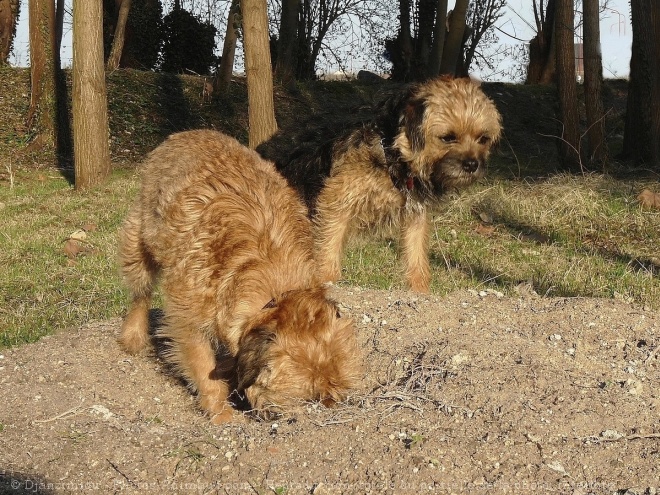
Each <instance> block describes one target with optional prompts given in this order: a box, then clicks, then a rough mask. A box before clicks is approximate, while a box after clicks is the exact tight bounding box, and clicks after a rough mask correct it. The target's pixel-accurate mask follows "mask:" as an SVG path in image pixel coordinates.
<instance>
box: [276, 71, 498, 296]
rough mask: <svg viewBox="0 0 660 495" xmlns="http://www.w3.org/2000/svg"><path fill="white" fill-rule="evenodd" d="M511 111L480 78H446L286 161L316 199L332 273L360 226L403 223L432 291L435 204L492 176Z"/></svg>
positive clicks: (413, 276) (420, 284) (320, 253)
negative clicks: (503, 109)
mask: <svg viewBox="0 0 660 495" xmlns="http://www.w3.org/2000/svg"><path fill="white" fill-rule="evenodd" d="M500 122H501V118H500V114H499V113H498V111H497V109H496V107H495V105H494V104H493V102H492V101H491V100H490V99H489V98H488V97H487V96H486V95H485V94H484V93H483V91H482V90H481V88H480V87H479V85H478V84H476V83H474V82H472V81H471V80H470V79H467V78H460V79H459V78H456V79H454V78H447V77H441V78H436V79H433V80H430V81H427V82H424V83H420V84H416V85H412V86H410V87H409V88H408V89H407V90H405V91H403V92H401V93H399V94H397V95H395V96H392V97H390V98H388V99H386V100H385V101H384V102H383V103H381V105H380V106H379V108H378V112H377V115H376V117H374V118H373V119H370V120H368V121H367V122H363V123H362V124H360V125H359V126H357V127H354V128H352V129H350V130H348V131H346V132H344V133H343V134H340V135H339V136H338V137H334V138H331V139H329V140H327V141H326V142H325V143H324V144H322V145H321V146H320V147H316V148H315V149H314V150H313V151H312V152H311V153H309V152H308V149H306V148H305V147H304V146H303V147H300V148H299V149H297V150H294V152H293V153H291V155H289V157H288V158H287V159H286V160H284V161H283V162H278V163H277V167H278V169H279V171H280V173H282V175H284V177H285V178H286V179H287V180H288V182H289V183H290V184H291V185H292V186H293V187H294V188H295V189H296V190H297V191H298V192H299V194H300V195H301V196H302V197H303V199H304V200H305V202H306V203H307V205H308V207H309V209H310V212H311V215H312V219H313V221H314V224H315V256H316V258H317V261H318V263H319V268H320V276H321V279H322V280H323V281H329V282H333V281H336V280H338V279H339V278H340V276H341V261H342V258H343V247H344V244H345V242H346V238H347V237H348V233H349V230H350V228H353V227H358V228H359V227H364V226H379V225H380V226H382V225H391V226H398V228H399V229H400V230H401V237H400V248H401V253H402V258H403V261H404V264H405V267H406V279H407V282H408V285H409V286H410V288H411V289H412V290H414V291H417V292H428V291H429V287H430V279H431V270H430V264H429V259H428V244H429V231H430V218H429V214H428V210H429V208H430V207H431V206H433V205H434V204H435V203H437V200H438V199H439V198H441V197H443V196H445V195H446V193H448V192H450V191H453V190H457V189H461V188H463V187H465V186H467V185H469V184H472V183H473V182H475V181H476V180H478V179H480V178H481V177H483V175H484V173H485V166H486V161H487V159H488V157H489V155H490V151H491V148H492V147H493V145H494V144H495V143H496V142H497V141H498V140H499V137H500V133H501V123H500Z"/></svg>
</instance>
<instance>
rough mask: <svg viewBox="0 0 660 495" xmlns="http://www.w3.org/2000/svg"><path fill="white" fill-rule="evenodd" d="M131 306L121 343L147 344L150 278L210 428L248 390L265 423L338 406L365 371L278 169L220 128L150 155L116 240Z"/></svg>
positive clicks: (181, 137)
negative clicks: (300, 407)
mask: <svg viewBox="0 0 660 495" xmlns="http://www.w3.org/2000/svg"><path fill="white" fill-rule="evenodd" d="M120 267H121V272H122V275H123V278H124V280H125V282H126V283H127V285H128V287H129V289H130V292H131V296H132V303H131V307H130V309H129V311H128V314H127V316H126V318H125V320H124V322H123V325H122V330H121V335H120V337H119V342H120V344H121V346H122V347H123V348H124V349H125V350H126V351H128V352H129V353H137V352H139V351H140V350H141V349H143V348H144V347H145V346H146V345H147V343H148V341H149V323H148V313H149V307H150V304H151V298H152V293H153V290H154V286H155V283H156V278H157V277H160V280H161V285H162V288H163V292H164V299H165V307H164V313H165V316H164V319H163V325H162V326H161V327H160V328H158V329H157V330H156V337H158V338H162V340H163V342H166V343H167V347H166V351H165V359H166V361H168V362H170V363H171V364H172V365H173V366H174V369H175V370H176V371H177V372H178V373H179V374H180V375H181V376H182V377H183V378H184V379H185V380H186V381H187V383H188V384H189V386H190V388H191V389H192V391H193V392H196V393H197V397H198V400H199V405H200V407H201V409H202V410H204V411H205V412H206V413H208V414H209V415H210V416H211V420H212V421H213V422H214V423H216V424H218V423H222V422H225V421H229V420H231V419H232V417H233V415H234V412H233V409H232V407H231V406H232V404H231V403H230V400H229V397H230V395H231V394H232V393H233V391H234V390H237V391H238V392H239V393H241V394H244V396H245V397H246V398H247V400H248V401H249V402H250V405H251V406H252V408H253V409H254V410H255V411H257V412H258V413H263V414H265V415H269V414H270V413H279V412H282V411H283V410H284V409H286V408H287V407H289V406H293V405H294V402H298V401H305V400H320V401H321V402H323V403H324V404H325V405H332V404H333V403H334V402H337V401H340V400H343V399H344V398H345V395H346V393H347V391H348V390H349V389H350V388H352V387H354V386H355V385H356V383H357V381H358V379H359V377H360V368H361V366H360V363H359V358H358V350H357V344H356V340H355V331H354V327H353V323H352V322H351V321H350V319H346V318H341V315H340V314H339V311H338V309H337V305H336V304H335V302H333V301H332V300H331V299H329V298H328V296H327V295H326V289H325V288H324V287H323V286H322V285H321V283H320V281H319V280H318V279H317V278H316V274H317V266H316V263H315V261H314V259H313V240H312V224H311V221H310V220H309V218H308V215H307V209H306V208H305V206H304V205H303V204H302V202H301V201H300V199H299V198H298V196H297V194H296V192H295V191H294V190H293V189H291V188H290V187H289V186H288V185H287V183H286V181H285V180H284V179H283V178H282V177H281V175H280V174H278V173H277V171H276V170H275V167H274V165H273V164H272V163H270V162H268V161H265V160H263V159H261V158H260V157H259V155H257V154H256V152H254V151H252V150H249V149H247V148H245V147H243V146H242V145H240V144H239V143H238V142H237V141H236V140H234V139H233V138H230V137H228V136H225V135H223V134H220V133H218V132H214V131H189V132H182V133H179V134H174V135H172V136H170V137H169V138H168V139H167V140H166V141H165V142H164V143H163V144H161V145H160V146H158V147H157V148H156V149H155V150H154V151H153V152H152V153H151V154H150V155H149V156H148V158H147V159H146V161H145V163H144V164H143V167H142V184H141V190H140V194H139V197H138V199H137V201H136V202H135V204H134V206H133V207H132V209H131V210H130V211H129V213H128V216H127V218H126V220H125V222H124V224H123V227H122V229H121V232H120Z"/></svg>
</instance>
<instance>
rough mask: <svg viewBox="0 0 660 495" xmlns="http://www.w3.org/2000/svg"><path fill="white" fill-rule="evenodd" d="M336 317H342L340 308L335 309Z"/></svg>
mask: <svg viewBox="0 0 660 495" xmlns="http://www.w3.org/2000/svg"><path fill="white" fill-rule="evenodd" d="M335 317H337V318H341V313H340V312H339V310H338V309H337V310H335Z"/></svg>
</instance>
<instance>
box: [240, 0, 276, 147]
mask: <svg viewBox="0 0 660 495" xmlns="http://www.w3.org/2000/svg"><path fill="white" fill-rule="evenodd" d="M241 12H242V13H243V36H244V38H245V42H244V45H245V72H246V74H247V84H248V118H249V122H250V132H249V144H250V148H256V147H257V146H259V144H261V143H263V142H264V141H266V140H267V139H269V138H270V137H271V136H272V135H273V134H275V132H276V131H277V122H276V121H275V105H274V102H273V72H272V69H271V63H270V43H269V38H268V15H267V12H266V2H263V1H262V0H241Z"/></svg>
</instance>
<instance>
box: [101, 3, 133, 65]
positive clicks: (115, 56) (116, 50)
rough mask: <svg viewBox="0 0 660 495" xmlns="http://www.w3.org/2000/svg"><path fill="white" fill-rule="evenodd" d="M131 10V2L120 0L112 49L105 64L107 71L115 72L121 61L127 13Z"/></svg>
mask: <svg viewBox="0 0 660 495" xmlns="http://www.w3.org/2000/svg"><path fill="white" fill-rule="evenodd" d="M130 10H131V0H121V5H120V6H119V14H118V15H117V25H116V26H115V35H114V37H113V39H112V49H111V50H110V56H109V57H108V61H107V63H106V68H107V69H108V70H117V69H118V68H119V63H120V61H121V55H122V53H123V51H124V41H125V40H126V22H127V21H128V13H129V12H130Z"/></svg>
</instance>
